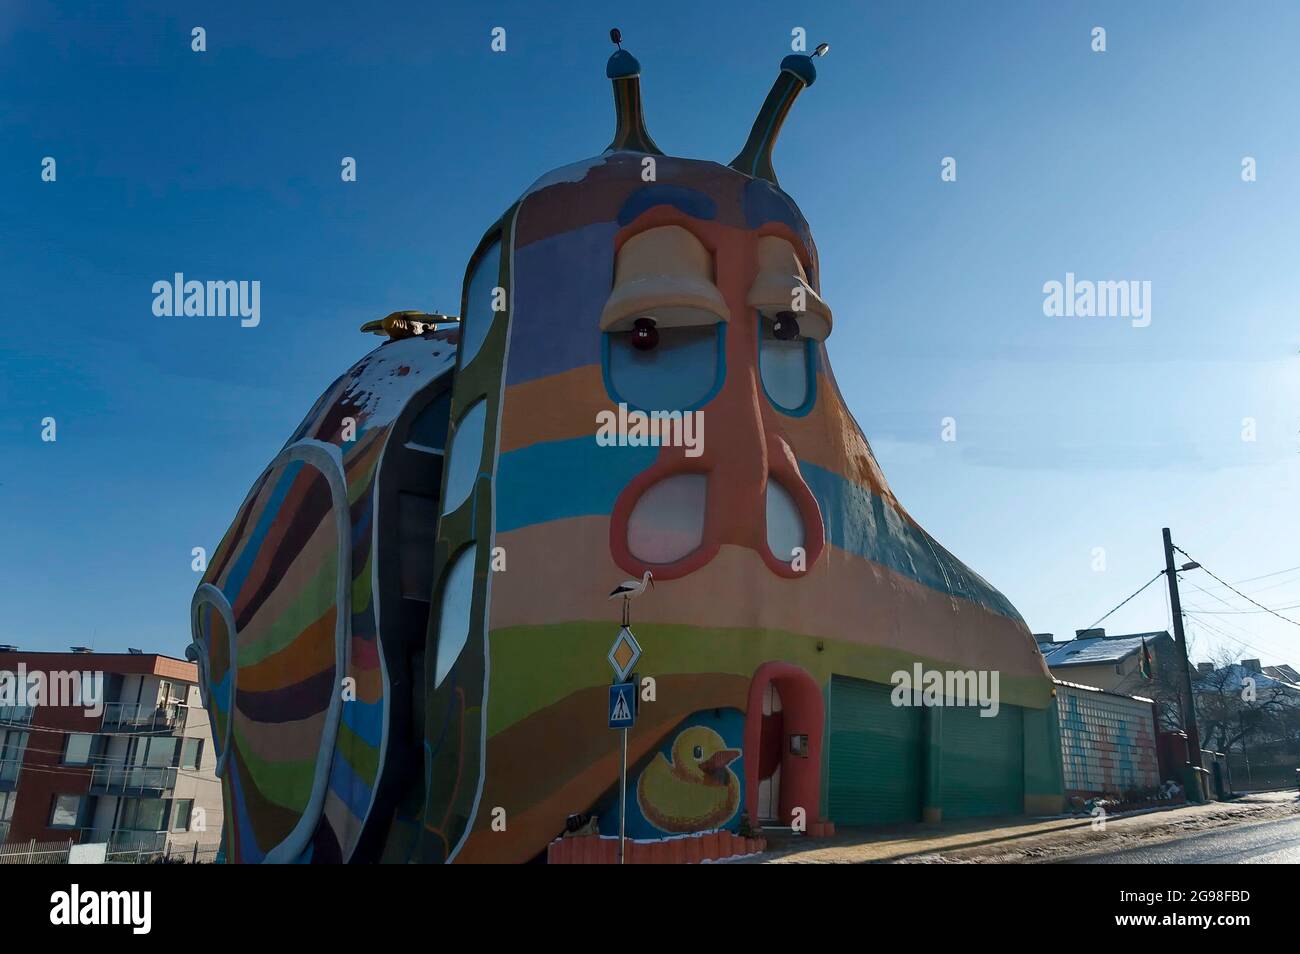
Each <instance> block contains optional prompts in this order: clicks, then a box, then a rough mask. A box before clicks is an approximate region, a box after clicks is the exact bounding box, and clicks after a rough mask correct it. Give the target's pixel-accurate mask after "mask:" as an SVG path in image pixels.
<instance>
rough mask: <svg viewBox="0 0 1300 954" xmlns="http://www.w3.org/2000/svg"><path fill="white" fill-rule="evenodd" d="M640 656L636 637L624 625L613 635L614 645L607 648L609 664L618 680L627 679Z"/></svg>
mask: <svg viewBox="0 0 1300 954" xmlns="http://www.w3.org/2000/svg"><path fill="white" fill-rule="evenodd" d="M640 658H641V647H640V646H639V645H638V644H637V641H636V637H635V636H633V635H632V630H630V629H628V628H627V627H626V626H624V627H623V628H622V629H620V630H619V631H618V635H617V636H616V637H614V645H613V646H611V647H610V650H609V664H610V666H611V667H612V668H613V670H614V675H615V676H617V677H618V681H619V682H624V681H626V680H627V677H628V675H629V674H630V673H631V672H632V667H634V666H635V665H636V663H637V660H638V659H640Z"/></svg>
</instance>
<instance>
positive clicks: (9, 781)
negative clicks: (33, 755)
mask: <svg viewBox="0 0 1300 954" xmlns="http://www.w3.org/2000/svg"><path fill="white" fill-rule="evenodd" d="M22 769H23V762H22V759H0V792H11V791H13V790H14V788H15V787H16V786H17V785H18V773H19V772H21V771H22Z"/></svg>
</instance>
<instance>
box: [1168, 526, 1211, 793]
mask: <svg viewBox="0 0 1300 954" xmlns="http://www.w3.org/2000/svg"><path fill="white" fill-rule="evenodd" d="M1164 535H1165V575H1166V576H1168V577H1169V604H1170V607H1171V608H1172V610H1173V614H1174V640H1175V642H1177V644H1178V654H1179V655H1180V656H1182V659H1183V688H1184V690H1185V691H1186V698H1185V699H1184V700H1183V730H1184V731H1185V732H1186V733H1187V747H1188V749H1190V751H1189V752H1188V753H1187V757H1188V759H1189V760H1190V761H1191V763H1192V766H1193V768H1195V769H1196V771H1197V777H1198V784H1199V777H1200V773H1201V771H1202V770H1203V768H1202V765H1201V733H1200V732H1199V731H1198V730H1197V728H1196V697H1195V696H1194V694H1193V693H1192V664H1191V662H1190V661H1189V660H1188V658H1187V634H1186V633H1184V632H1183V604H1182V602H1181V601H1180V600H1179V598H1178V571H1177V570H1176V569H1175V568H1174V541H1173V540H1172V539H1171V538H1170V536H1169V528H1168V527H1165V528H1164Z"/></svg>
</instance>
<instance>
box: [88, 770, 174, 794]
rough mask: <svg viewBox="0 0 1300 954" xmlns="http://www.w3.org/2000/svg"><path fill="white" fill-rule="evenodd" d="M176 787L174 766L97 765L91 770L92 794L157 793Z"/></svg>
mask: <svg viewBox="0 0 1300 954" xmlns="http://www.w3.org/2000/svg"><path fill="white" fill-rule="evenodd" d="M175 787H176V768H175V767H174V766H154V765H96V766H95V767H94V768H93V769H91V772H90V792H91V794H92V795H157V794H161V793H163V792H167V791H171V790H172V789H173V788H175Z"/></svg>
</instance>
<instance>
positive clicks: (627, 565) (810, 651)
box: [191, 49, 1061, 862]
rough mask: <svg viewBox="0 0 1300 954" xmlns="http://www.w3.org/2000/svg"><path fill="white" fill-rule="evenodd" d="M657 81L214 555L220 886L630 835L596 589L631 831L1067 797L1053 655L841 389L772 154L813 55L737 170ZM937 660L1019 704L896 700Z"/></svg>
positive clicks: (516, 210)
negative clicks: (624, 587) (581, 818)
mask: <svg viewBox="0 0 1300 954" xmlns="http://www.w3.org/2000/svg"><path fill="white" fill-rule="evenodd" d="M819 52H820V50H819ZM815 55H816V54H814V56H815ZM639 73H640V67H639V65H638V63H637V61H636V60H635V59H634V58H633V57H632V56H631V54H629V53H628V52H626V51H624V50H622V49H619V50H618V51H617V52H616V53H615V54H614V55H613V56H612V57H611V58H610V60H609V65H608V69H607V75H608V76H609V78H610V79H611V80H612V82H613V87H614V100H615V105H616V112H617V130H616V133H615V137H614V141H613V142H612V143H611V144H610V146H609V148H607V149H606V150H605V151H604V152H602V153H601V154H600V155H598V156H595V157H594V158H591V159H587V160H584V161H582V162H578V163H575V164H573V165H571V166H566V167H563V168H561V169H557V170H555V171H554V172H552V173H550V174H548V175H546V176H543V177H542V178H541V179H539V180H538V181H537V182H536V183H534V184H533V185H532V186H531V187H530V188H529V189H528V190H527V191H526V192H525V193H524V194H523V196H522V197H521V198H519V200H518V201H516V202H515V203H514V205H512V206H511V207H510V208H509V209H508V210H506V212H505V214H504V215H502V216H501V218H500V219H499V220H498V221H497V222H496V223H494V224H493V225H492V226H491V228H489V229H488V230H487V232H486V234H484V236H483V238H482V240H481V241H480V242H479V244H478V247H477V248H476V249H475V250H474V253H473V256H472V257H471V258H470V261H469V265H468V267H467V269H466V277H465V282H464V289H463V293H462V299H461V317H460V319H459V321H455V320H451V319H447V320H444V319H443V316H416V315H401V314H399V315H394V316H390V317H389V318H388V319H385V320H384V322H382V323H375V324H376V325H377V326H378V328H377V330H379V331H381V332H387V333H388V335H389V340H386V341H385V342H384V343H383V344H381V345H380V346H379V347H378V348H376V349H375V350H374V351H372V352H371V353H370V354H368V355H367V356H366V357H364V358H363V359H362V360H361V361H360V362H359V363H358V364H357V365H356V366H355V367H353V368H352V369H351V370H350V371H348V372H347V373H346V374H344V375H343V376H342V377H340V378H339V379H338V380H337V381H335V382H334V384H333V385H332V386H331V387H330V388H329V389H328V390H327V391H326V393H325V394H324V395H323V396H322V397H321V399H320V400H319V401H318V402H317V404H316V406H315V407H314V408H312V410H311V412H310V413H309V414H308V415H307V418H306V420H305V421H304V422H303V423H302V425H301V426H300V427H299V428H298V430H297V432H296V433H295V434H294V435H293V436H292V437H291V438H290V439H289V441H288V442H287V443H286V444H285V446H284V449H283V450H282V451H281V452H280V453H279V455H278V456H277V457H276V458H275V459H274V460H273V461H272V462H271V464H270V465H269V466H268V467H267V469H266V470H265V471H264V472H263V473H262V475H261V476H260V477H259V478H258V479H257V481H256V482H255V483H254V485H253V488H252V490H251V491H250V492H249V494H248V497H247V499H246V500H245V502H244V504H243V506H242V507H241V508H240V509H239V512H238V514H237V515H236V517H235V520H234V523H233V524H232V525H231V527H230V529H229V531H228V532H227V534H226V536H225V538H224V539H223V540H222V542H221V544H220V547H219V548H218V550H217V551H216V553H215V554H214V555H213V557H212V559H211V560H210V564H209V567H208V570H207V573H206V575H205V577H204V579H203V582H202V584H201V585H200V586H199V588H198V591H197V592H196V593H195V595H194V601H193V613H192V617H193V633H194V642H193V645H192V647H191V654H192V656H193V657H194V658H195V659H196V660H197V661H198V663H199V665H200V669H201V676H202V680H203V684H204V687H205V695H206V702H207V705H208V708H209V711H210V713H211V719H212V727H213V737H214V739H215V740H216V744H217V746H218V747H219V757H220V765H219V773H220V775H221V777H222V779H223V785H224V793H225V804H226V815H225V831H224V836H223V845H224V857H225V858H226V860H228V861H231V862H262V861H272V862H274V861H281V862H290V861H313V862H339V861H362V862H370V861H394V862H410V861H416V862H444V861H453V860H455V861H493V862H498V861H499V862H507V861H509V862H523V861H529V860H533V859H536V858H539V857H544V856H545V853H546V850H547V846H548V844H549V843H550V842H551V841H552V840H553V839H555V838H557V837H558V836H560V835H561V834H562V833H563V832H564V829H565V824H566V819H568V818H569V817H570V816H572V815H575V814H581V813H588V814H591V815H593V816H594V817H595V818H596V819H597V824H598V826H599V827H600V829H601V831H602V832H605V833H612V832H615V831H616V830H617V825H618V820H617V819H618V811H617V803H616V796H617V794H618V780H619V764H620V762H619V758H620V748H619V733H618V732H613V731H610V729H609V728H608V726H607V715H608V713H607V703H608V698H609V692H608V689H609V684H610V669H609V664H608V662H607V660H606V654H607V652H608V651H609V648H610V644H611V642H612V641H613V638H614V636H615V635H616V633H617V632H618V629H619V612H620V607H619V605H618V602H617V601H614V602H611V601H610V600H609V599H608V598H607V597H608V594H609V590H610V587H611V586H613V585H614V584H617V583H618V582H619V581H620V580H622V579H625V578H627V577H629V576H631V577H633V578H634V579H641V578H642V577H643V574H644V572H645V571H646V570H649V571H651V573H652V574H653V579H654V582H655V586H654V587H653V588H652V589H649V590H648V591H647V592H646V593H645V595H643V596H641V597H640V598H638V599H637V601H636V603H635V604H634V606H633V614H632V616H633V619H632V628H633V630H634V631H635V634H636V639H637V640H638V642H639V643H640V645H641V647H642V648H643V650H644V655H643V657H642V659H641V662H640V664H639V665H638V667H637V676H638V679H640V680H646V679H647V678H648V680H649V681H648V682H644V685H645V686H646V687H647V690H646V691H645V692H644V695H645V696H646V698H645V701H642V702H641V703H640V709H639V713H638V715H637V721H636V724H635V727H634V728H633V729H632V730H631V732H630V735H629V740H628V795H627V832H628V835H629V836H632V837H635V838H638V839H655V838H667V837H672V836H680V835H681V834H683V833H689V832H694V831H707V830H714V829H724V828H725V829H733V830H734V829H736V828H737V827H738V826H740V825H742V823H752V824H753V826H755V827H757V826H759V825H760V824H774V825H789V824H791V822H792V820H794V821H800V820H806V822H807V823H809V824H810V825H811V824H813V823H816V822H821V821H827V820H829V821H832V822H835V823H837V824H839V825H841V826H845V825H868V824H876V823H896V822H907V821H920V820H936V819H939V818H952V817H962V816H974V815H981V814H988V815H992V814H1018V813H1022V812H1029V813H1037V812H1040V811H1050V810H1055V809H1056V807H1057V806H1058V805H1059V803H1060V797H1061V774H1060V756H1059V751H1060V749H1059V745H1058V742H1057V726H1056V719H1055V714H1054V712H1055V710H1054V706H1053V700H1052V683H1051V680H1050V677H1049V675H1048V672H1047V670H1046V668H1045V666H1044V664H1043V661H1042V657H1041V656H1040V655H1039V653H1038V652H1037V650H1036V647H1035V644H1034V640H1033V638H1032V637H1031V635H1030V633H1029V631H1028V629H1027V628H1026V626H1025V624H1024V622H1023V621H1022V620H1021V618H1020V616H1019V615H1018V614H1017V612H1016V610H1015V609H1014V608H1013V607H1012V606H1011V604H1010V603H1009V602H1008V601H1007V600H1006V598H1004V597H1003V596H1002V594H1000V593H999V592H998V591H997V590H995V589H993V588H992V587H991V586H990V585H989V584H988V583H986V582H985V581H984V580H983V579H982V578H981V577H980V576H979V575H977V574H976V573H974V572H972V571H971V570H970V569H968V568H967V567H966V566H964V565H963V564H962V563H960V562H959V561H958V560H957V559H956V558H954V557H953V556H952V555H951V554H949V553H948V551H946V550H945V549H944V548H943V547H942V546H940V545H939V543H938V542H936V541H935V539H934V538H933V537H931V536H930V535H929V534H928V533H927V532H926V531H925V530H923V529H922V528H921V527H920V526H919V525H918V524H917V523H916V522H915V521H914V520H913V519H912V518H911V517H910V516H908V514H907V512H906V511H905V510H904V509H903V508H902V506H901V505H900V504H899V503H898V501H897V500H896V499H895V498H894V495H893V493H892V492H891V491H890V489H889V486H888V485H887V484H886V482H885V479H884V475H883V474H882V473H881V471H880V468H879V466H878V465H877V463H876V460H875V458H874V457H873V455H872V452H871V449H870V447H869V446H868V444H867V441H866V439H865V437H864V436H863V434H862V432H861V430H860V429H859V427H858V425H857V424H856V423H855V421H854V419H853V417H852V415H851V414H850V412H849V409H848V408H847V407H846V406H845V404H844V401H843V399H842V398H841V395H840V392H839V389H838V388H837V387H836V384H835V379H834V377H833V375H832V373H831V367H830V362H829V359H828V353H827V345H826V341H827V338H828V336H829V335H830V334H831V333H832V329H833V320H832V307H831V303H829V302H826V301H824V300H823V299H822V298H821V296H820V292H819V289H820V277H821V276H820V270H819V268H818V261H817V249H816V246H815V245H814V243H813V239H812V234H811V231H810V229H809V226H808V223H807V222H806V221H805V220H804V217H803V215H802V213H801V212H800V211H799V208H798V206H796V205H795V203H794V201H793V200H792V199H791V198H790V197H789V196H788V195H786V193H785V192H783V191H782V190H781V188H780V187H779V186H778V184H777V181H776V176H775V174H774V172H773V169H772V158H771V157H772V147H773V144H774V142H775V139H776V136H777V134H778V132H779V130H780V128H781V125H782V121H783V120H784V118H785V115H786V113H787V112H788V110H789V109H790V106H791V104H792V103H793V101H794V99H795V97H796V96H798V94H799V93H800V92H801V91H802V90H803V89H804V88H805V87H807V86H810V85H811V84H812V83H813V81H814V80H815V78H816V71H815V67H814V57H813V56H805V55H801V54H795V55H791V56H788V57H786V58H785V60H784V61H783V62H782V64H781V72H780V74H779V76H778V78H777V80H776V83H775V84H774V86H773V88H772V90H771V92H770V93H769V94H768V97H767V99H766V101H765V102H764V104H763V107H762V110H761V112H760V114H759V116H758V118H757V120H756V121H755V123H754V126H753V132H752V133H751V134H750V137H749V140H748V141H747V142H746V143H745V146H744V148H743V149H742V150H741V152H740V154H739V155H738V156H737V157H736V158H735V159H734V160H732V161H731V162H730V163H729V164H727V165H720V164H718V163H716V162H709V161H701V160H694V159H681V158H676V157H671V156H667V155H664V154H663V153H662V152H661V151H660V149H659V148H658V146H656V145H655V142H654V141H653V140H652V139H651V138H650V135H649V133H648V132H647V130H646V126H645V123H644V121H643V116H642V109H641V96H640V80H639ZM636 412H666V414H664V415H658V416H657V418H656V419H657V420H658V419H663V420H665V421H667V422H668V423H670V424H672V425H673V426H675V427H677V430H673V428H672V427H669V428H667V430H666V433H667V437H668V439H666V440H659V441H658V442H655V441H651V440H648V439H647V438H646V436H645V433H644V428H643V427H642V424H643V421H642V422H641V423H638V418H639V416H638V414H637V413H636ZM676 412H680V414H678V413H676ZM611 420H615V421H617V422H618V424H617V425H616V428H618V429H620V430H619V433H618V434H617V439H615V440H610V439H608V438H609V436H610V435H609V432H608V422H610V421H611ZM683 420H689V422H691V423H692V424H694V425H695V430H694V432H693V433H692V437H693V438H694V439H693V441H692V442H690V443H686V442H683V441H680V440H673V439H672V438H673V437H674V435H676V436H680V435H681V433H682V432H684V431H685V429H684V428H682V427H680V424H681V422H682V421H683ZM601 422H605V424H604V425H602V424H601ZM601 427H605V428H606V432H605V433H604V435H603V437H604V438H605V439H601V436H602V435H598V430H599V429H600V428H601ZM661 436H662V433H661ZM918 665H919V667H920V670H921V671H922V672H925V673H930V672H938V673H941V674H942V673H949V674H951V673H956V672H962V673H971V674H972V677H973V674H975V673H980V674H990V673H993V674H996V676H997V682H996V688H997V694H996V695H997V705H996V715H992V714H991V713H992V711H993V707H991V706H988V705H985V706H983V707H980V706H974V705H966V706H959V705H953V704H947V705H930V706H926V705H906V704H904V705H900V704H897V703H899V702H900V701H904V702H910V701H912V700H911V698H910V697H906V698H901V697H900V694H899V693H898V692H894V691H892V690H893V688H894V687H893V684H892V679H893V675H894V674H895V673H897V672H900V671H905V672H907V673H909V674H911V673H913V672H915V671H917V670H916V667H917V666H918ZM951 685H952V684H951V681H950V683H949V688H951ZM650 696H652V697H653V699H652V701H651V699H650V698H649V697H650ZM931 701H933V700H931ZM941 701H942V700H941ZM946 701H947V702H948V703H952V701H953V700H952V699H951V698H949V699H947V700H946ZM981 713H983V714H981Z"/></svg>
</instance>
